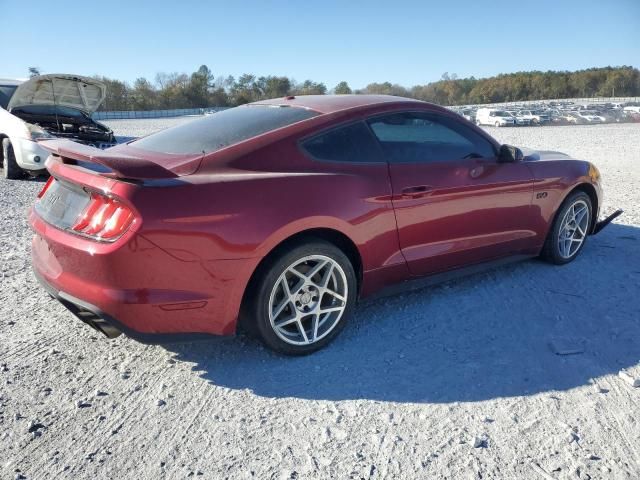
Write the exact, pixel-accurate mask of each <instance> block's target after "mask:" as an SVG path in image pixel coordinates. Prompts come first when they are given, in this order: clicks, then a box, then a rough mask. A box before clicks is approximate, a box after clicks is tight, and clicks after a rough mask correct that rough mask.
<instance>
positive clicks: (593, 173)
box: [589, 163, 600, 182]
mask: <svg viewBox="0 0 640 480" xmlns="http://www.w3.org/2000/svg"><path fill="white" fill-rule="evenodd" d="M589 178H590V179H591V181H592V182H599V181H600V170H598V169H597V168H596V166H595V165H593V164H592V163H590V164H589Z"/></svg>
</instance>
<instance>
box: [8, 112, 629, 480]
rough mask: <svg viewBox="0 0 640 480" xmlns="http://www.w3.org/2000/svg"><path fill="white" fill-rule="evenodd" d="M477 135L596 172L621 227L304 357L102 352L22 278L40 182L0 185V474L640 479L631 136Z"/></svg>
mask: <svg viewBox="0 0 640 480" xmlns="http://www.w3.org/2000/svg"><path fill="white" fill-rule="evenodd" d="M176 121H180V120H176V119H171V120H160V121H156V120H153V121H147V120H145V121H140V120H138V121H133V122H132V121H115V122H108V123H109V124H110V125H111V126H113V127H114V128H115V129H116V132H117V133H118V134H119V135H125V136H126V135H129V136H138V135H141V134H145V133H148V132H149V131H150V130H152V129H156V128H161V127H163V126H167V124H168V123H174V122H176ZM491 133H493V134H494V135H496V136H497V137H498V138H499V139H500V140H502V141H505V142H509V143H513V144H517V145H526V146H531V147H537V148H544V149H557V150H561V151H565V152H567V153H569V154H572V155H574V156H577V157H583V158H587V159H590V160H593V161H594V162H595V163H596V164H597V165H598V166H599V167H600V169H601V171H602V173H603V176H604V178H605V182H606V195H607V197H606V206H605V209H606V210H612V209H613V208H615V207H622V208H624V209H626V213H625V215H624V216H623V217H621V218H620V219H619V223H616V224H614V225H612V226H611V227H609V228H607V229H606V230H605V231H603V232H602V233H601V234H600V235H598V236H597V237H592V238H591V239H590V241H589V243H588V244H587V245H586V248H585V250H584V251H583V253H582V255H581V256H580V257H579V258H578V259H577V260H576V261H575V262H573V263H572V264H570V265H567V266H565V267H561V268H559V267H553V266H550V265H547V264H545V263H542V262H539V261H535V260H533V261H527V262H524V263H520V264H516V265H511V266H508V267H502V268H500V269H497V270H494V271H491V272H488V273H483V274H478V275H474V276H472V277H469V278H466V279H464V280H460V281H456V282H450V283H448V284H445V285H441V286H438V287H433V288H428V289H424V290H420V291H417V292H413V293H408V294H404V295H400V296H396V297H390V298H386V299H382V300H376V301H370V302H367V303H364V304H362V305H361V306H360V307H359V309H358V311H357V313H356V315H355V318H354V319H353V322H352V323H351V325H350V326H348V328H347V329H346V330H345V331H344V332H343V333H342V335H341V336H340V338H338V339H337V340H336V341H335V342H334V343H333V344H332V345H331V346H330V347H329V348H328V349H326V350H324V351H321V352H318V353H317V354H315V355H312V356H310V357H305V358H282V357H279V356H277V355H275V354H272V353H270V352H269V351H267V350H265V349H263V348H262V347H261V346H260V345H259V344H258V343H257V342H256V341H254V340H251V339H248V338H244V337H240V338H220V339H217V340H214V341H211V342H203V343H192V344H181V345H166V346H145V345H141V344H139V343H136V342H134V341H131V340H129V339H127V338H124V337H120V338H118V339H116V340H114V341H107V340H106V339H104V338H102V337H101V336H99V335H98V334H96V333H94V332H93V331H92V330H91V329H90V328H88V327H85V326H84V325H82V324H81V322H79V321H78V320H76V319H74V318H73V317H72V316H71V315H70V314H68V313H66V311H65V310H64V309H63V308H62V306H60V305H59V304H58V303H56V302H55V301H53V300H51V299H50V298H49V297H48V296H47V295H46V294H45V293H44V292H43V291H42V289H41V288H40V287H39V286H38V285H37V283H36V280H35V279H34V277H33V275H32V273H31V271H30V266H29V241H30V237H31V235H30V233H29V230H28V227H27V222H26V219H25V212H26V209H27V207H28V206H29V205H30V204H31V203H32V201H33V199H34V197H35V195H36V193H37V191H38V189H39V188H40V187H41V185H42V183H41V182H38V181H12V182H11V181H0V206H1V207H2V212H3V214H2V215H1V216H0V226H1V231H0V259H1V269H0V270H1V271H0V278H1V285H0V477H1V478H29V479H32V478H33V479H36V478H69V479H80V478H83V479H85V478H86V479H110V478H141V479H158V478H160V479H162V478H185V477H194V478H215V479H218V478H260V479H267V478H268V479H295V478H299V479H301V478H340V479H342V478H372V479H378V478H448V479H456V480H457V479H476V478H478V479H479V478H482V479H488V478H495V479H505V478H513V479H519V480H521V479H534V480H535V479H541V480H545V479H547V480H548V479H589V478H590V479H600V478H602V479H637V478H640V448H638V447H639V445H640V420H639V417H638V411H640V388H634V387H633V386H632V380H633V378H634V377H639V376H640V345H639V344H638V338H639V337H640V295H639V294H640V124H627V125H601V126H580V127H554V128H545V127H542V128H518V129H491ZM570 352H574V353H573V354H568V353H570ZM621 370H625V371H626V372H627V374H628V375H629V376H627V375H626V374H625V373H624V372H623V373H622V374H619V372H620V371H621Z"/></svg>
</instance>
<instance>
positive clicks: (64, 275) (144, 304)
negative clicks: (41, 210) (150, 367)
mask: <svg viewBox="0 0 640 480" xmlns="http://www.w3.org/2000/svg"><path fill="white" fill-rule="evenodd" d="M30 222H31V226H32V229H33V230H34V231H35V235H34V237H33V241H32V265H33V270H34V272H35V274H36V276H37V277H38V279H39V280H40V282H41V283H42V284H43V285H44V287H45V288H46V289H47V291H48V292H49V293H50V294H51V295H52V296H53V297H55V298H56V299H58V300H59V301H60V302H61V303H62V304H63V305H64V306H65V307H67V308H68V309H69V310H70V311H71V312H72V313H73V314H74V315H75V316H76V317H78V318H79V319H81V320H82V321H84V322H85V323H87V324H89V325H91V326H92V327H94V328H96V329H97V330H99V331H101V332H102V333H104V334H105V335H107V336H108V337H114V336H117V335H118V334H119V333H120V332H121V333H125V334H126V335H128V336H130V337H132V338H134V339H136V340H140V341H142V342H145V343H163V342H169V341H176V340H181V339H183V338H184V339H187V340H192V339H195V338H200V337H201V336H210V335H231V334H234V333H235V332H236V326H237V319H238V312H239V309H240V304H241V301H242V295H243V293H244V288H245V286H246V282H247V281H248V278H249V276H250V274H251V272H252V271H253V266H254V263H255V262H256V261H257V259H234V260H205V259H197V258H193V257H189V258H184V257H182V256H178V255H176V253H175V252H171V251H167V250H165V249H163V248H160V247H159V246H158V245H156V244H154V243H152V242H150V241H149V240H147V239H146V238H145V237H144V235H142V234H140V233H136V234H133V235H131V236H130V237H128V238H126V239H124V238H123V239H121V240H122V242H121V241H120V240H119V241H118V242H115V244H103V243H102V244H101V243H97V242H94V241H92V240H89V239H85V238H82V237H79V236H77V235H73V234H70V233H68V232H65V231H62V230H58V229H56V228H55V227H52V226H51V225H49V224H47V223H46V222H44V220H42V219H41V218H40V217H39V216H38V215H37V214H36V213H35V212H34V211H33V210H32V211H31V213H30ZM182 252H183V251H179V253H180V254H181V253H182Z"/></svg>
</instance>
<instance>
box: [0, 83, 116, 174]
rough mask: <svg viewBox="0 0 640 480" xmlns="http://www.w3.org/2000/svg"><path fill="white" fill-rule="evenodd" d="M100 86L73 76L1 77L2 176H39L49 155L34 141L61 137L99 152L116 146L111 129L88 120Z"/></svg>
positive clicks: (101, 89)
mask: <svg viewBox="0 0 640 480" xmlns="http://www.w3.org/2000/svg"><path fill="white" fill-rule="evenodd" d="M105 95H106V87H105V85H104V84H103V83H102V82H100V81H98V80H96V79H93V78H87V77H80V76H78V75H59V74H51V75H39V76H37V77H33V78H30V79H28V80H26V81H22V80H7V79H0V107H1V108H0V141H1V142H2V149H1V150H0V166H2V169H3V174H4V177H5V178H10V179H15V178H20V177H22V176H24V175H25V174H29V175H32V176H33V175H38V174H39V173H44V171H45V170H44V162H45V160H46V158H47V156H48V152H47V151H46V150H44V149H43V148H42V147H40V145H38V143H37V140H38V139H41V138H49V137H61V138H68V139H71V140H75V141H77V142H80V143H84V144H87V145H92V146H95V147H98V148H108V147H110V146H113V145H115V143H116V141H115V137H114V136H113V131H112V130H111V129H109V128H108V127H107V126H105V125H103V124H101V123H99V122H96V121H95V120H93V119H92V118H91V114H92V113H93V112H95V111H96V110H97V109H98V107H99V106H100V104H101V103H102V102H103V101H104V98H105Z"/></svg>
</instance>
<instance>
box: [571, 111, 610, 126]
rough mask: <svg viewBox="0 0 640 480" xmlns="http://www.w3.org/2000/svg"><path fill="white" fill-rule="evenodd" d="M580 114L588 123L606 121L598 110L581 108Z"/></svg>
mask: <svg viewBox="0 0 640 480" xmlns="http://www.w3.org/2000/svg"><path fill="white" fill-rule="evenodd" d="M578 116H579V117H581V118H583V119H584V120H585V121H586V122H587V123H604V122H605V118H604V117H603V116H601V115H600V114H599V113H598V112H594V111H593V110H580V111H578Z"/></svg>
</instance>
